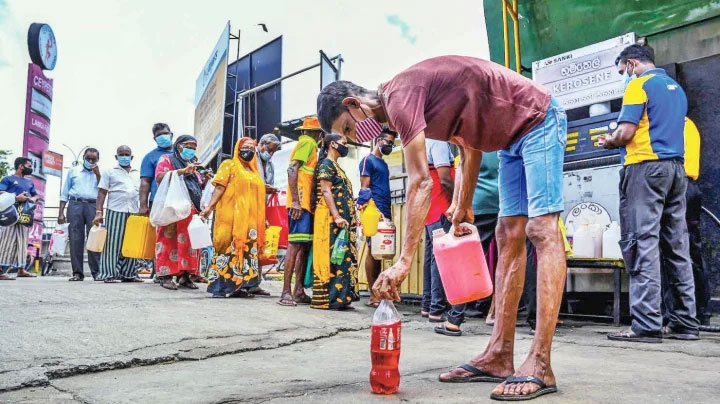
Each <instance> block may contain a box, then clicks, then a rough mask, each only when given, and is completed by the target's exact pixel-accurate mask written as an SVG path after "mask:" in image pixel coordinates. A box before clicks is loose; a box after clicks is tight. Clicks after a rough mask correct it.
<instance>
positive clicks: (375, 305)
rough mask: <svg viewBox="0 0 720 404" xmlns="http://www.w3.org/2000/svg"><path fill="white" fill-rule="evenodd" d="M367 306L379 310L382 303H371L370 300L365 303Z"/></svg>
mask: <svg viewBox="0 0 720 404" xmlns="http://www.w3.org/2000/svg"><path fill="white" fill-rule="evenodd" d="M365 306H367V307H373V308H376V309H377V308H378V306H380V303H378V302H371V301H370V300H368V301H367V302H366V303H365Z"/></svg>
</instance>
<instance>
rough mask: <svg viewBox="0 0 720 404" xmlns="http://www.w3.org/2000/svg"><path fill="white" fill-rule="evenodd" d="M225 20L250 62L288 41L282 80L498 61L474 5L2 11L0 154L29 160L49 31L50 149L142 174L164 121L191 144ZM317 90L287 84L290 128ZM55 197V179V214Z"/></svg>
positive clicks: (54, 4) (193, 4) (465, 1)
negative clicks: (328, 64) (34, 94)
mask: <svg viewBox="0 0 720 404" xmlns="http://www.w3.org/2000/svg"><path fill="white" fill-rule="evenodd" d="M228 20H229V21H230V22H231V29H232V30H233V31H237V30H238V29H240V30H242V35H241V38H242V40H241V44H240V45H241V54H245V53H247V52H249V51H252V50H254V49H256V48H257V47H259V46H261V45H262V44H264V43H266V42H268V41H270V40H272V39H274V38H276V37H278V36H280V35H283V62H282V63H283V66H282V70H283V74H287V73H290V72H293V71H296V70H299V69H301V68H303V67H306V66H309V65H312V64H314V63H317V62H318V60H319V56H318V50H320V49H322V50H324V51H325V53H327V54H328V55H331V56H334V55H336V54H338V53H340V54H342V56H343V59H344V64H343V67H342V79H345V80H350V81H353V82H355V83H357V84H360V85H363V86H366V87H368V88H376V87H377V85H378V84H379V83H380V82H382V81H385V80H388V79H390V78H391V77H392V76H393V75H394V74H396V73H398V72H400V71H402V70H403V69H405V68H407V67H409V66H411V65H412V64H414V63H417V62H419V61H421V60H424V59H427V58H430V57H433V56H439V55H446V54H459V55H469V56H475V57H480V58H489V52H488V42H487V33H486V30H485V23H484V17H483V6H482V1H477V0H457V1H443V2H438V1H433V0H394V1H388V0H384V1H375V0H369V1H357V0H356V1H346V0H312V1H311V0H304V1H298V0H294V1H290V0H288V1H281V0H262V1H255V2H251V1H248V0H205V1H202V2H198V1H191V0H152V1H148V0H122V1H121V0H117V1H98V0H63V1H57V0H33V1H28V0H0V89H1V90H0V131H1V132H0V133H2V135H1V136H0V139H2V142H0V148H1V149H10V150H11V151H12V152H13V153H14V155H15V156H18V155H19V153H20V152H21V151H22V133H23V124H24V113H25V91H26V80H27V79H26V78H27V65H28V63H29V61H30V58H29V56H28V50H27V42H26V41H27V29H28V27H29V25H30V24H31V23H33V22H43V23H47V24H50V26H51V27H52V28H53V31H54V32H55V37H56V39H57V44H58V61H57V67H56V68H55V70H53V71H50V72H46V73H47V75H48V76H49V77H51V78H52V79H54V81H55V82H54V100H53V108H52V119H51V129H50V150H52V151H56V152H58V153H61V154H64V155H65V159H66V162H67V161H68V160H72V157H70V156H71V153H70V151H68V149H67V148H66V147H65V146H63V145H67V146H69V148H70V149H72V150H74V151H75V152H78V151H79V150H80V149H81V148H82V147H84V146H93V147H96V148H98V149H99V150H100V153H101V156H100V157H101V161H100V166H101V168H105V167H107V168H109V167H110V166H112V165H114V164H115V160H114V157H113V156H114V154H115V149H116V147H117V146H119V145H121V144H128V145H129V146H130V147H131V148H132V149H133V151H134V154H135V155H136V157H135V163H134V165H135V166H138V167H139V162H140V160H141V159H142V156H144V154H145V153H147V152H148V151H150V150H151V149H152V148H153V147H154V146H155V145H154V142H153V141H152V133H151V127H152V124H153V123H155V122H167V123H168V124H170V127H171V128H172V130H173V132H174V133H176V134H183V133H189V134H192V131H193V119H194V108H195V106H194V105H193V98H194V91H195V79H196V78H197V76H198V74H199V73H200V70H201V69H202V67H203V65H204V64H205V62H206V59H207V58H208V57H209V55H210V52H211V51H212V48H213V47H214V46H215V43H216V42H217V40H218V38H219V36H220V34H221V32H222V30H223V28H224V24H225V23H226V22H227V21H228ZM258 23H265V24H266V25H267V27H268V30H269V32H268V33H264V32H263V31H262V30H261V29H260V28H259V27H258V26H257V24H258ZM234 46H235V45H234V44H231V56H234V55H235V48H234ZM319 81H320V73H319V69H314V70H312V71H310V72H307V73H304V74H302V75H299V76H296V77H294V78H291V79H289V80H287V81H285V82H283V89H282V119H283V120H289V119H293V118H298V117H302V116H305V115H309V114H313V113H315V101H316V97H317V93H318V89H319ZM66 165H67V164H66ZM56 187H57V185H56V184H55V182H54V180H53V179H51V180H50V182H49V183H48V206H52V203H51V202H52V201H51V200H50V195H51V194H53V193H55V192H57V191H55V190H54V188H56Z"/></svg>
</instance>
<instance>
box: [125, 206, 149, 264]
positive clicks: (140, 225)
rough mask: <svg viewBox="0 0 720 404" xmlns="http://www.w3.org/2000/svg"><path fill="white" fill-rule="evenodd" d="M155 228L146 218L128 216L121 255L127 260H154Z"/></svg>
mask: <svg viewBox="0 0 720 404" xmlns="http://www.w3.org/2000/svg"><path fill="white" fill-rule="evenodd" d="M155 238H156V233H155V228H154V227H153V226H152V225H151V224H150V218H149V217H147V216H130V217H129V218H128V220H127V225H126V226H125V236H124V237H123V243H122V255H123V256H124V257H127V258H139V259H146V260H150V259H155Z"/></svg>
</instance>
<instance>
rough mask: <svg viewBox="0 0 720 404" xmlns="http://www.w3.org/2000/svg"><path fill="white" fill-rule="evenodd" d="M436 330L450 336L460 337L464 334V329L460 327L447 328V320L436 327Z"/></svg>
mask: <svg viewBox="0 0 720 404" xmlns="http://www.w3.org/2000/svg"><path fill="white" fill-rule="evenodd" d="M435 332H436V333H437V334H442V335H447V336H449V337H459V336H461V335H462V331H461V330H460V328H458V329H457V330H451V329H449V328H447V322H445V323H442V324H440V325H438V326H437V327H435Z"/></svg>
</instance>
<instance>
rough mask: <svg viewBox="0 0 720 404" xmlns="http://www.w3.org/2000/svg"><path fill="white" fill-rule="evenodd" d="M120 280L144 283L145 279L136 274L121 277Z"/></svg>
mask: <svg viewBox="0 0 720 404" xmlns="http://www.w3.org/2000/svg"><path fill="white" fill-rule="evenodd" d="M121 282H123V283H130V282H137V283H144V282H145V281H144V280H143V279H142V278H141V277H139V276H136V277H133V278H122V280H121Z"/></svg>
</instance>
